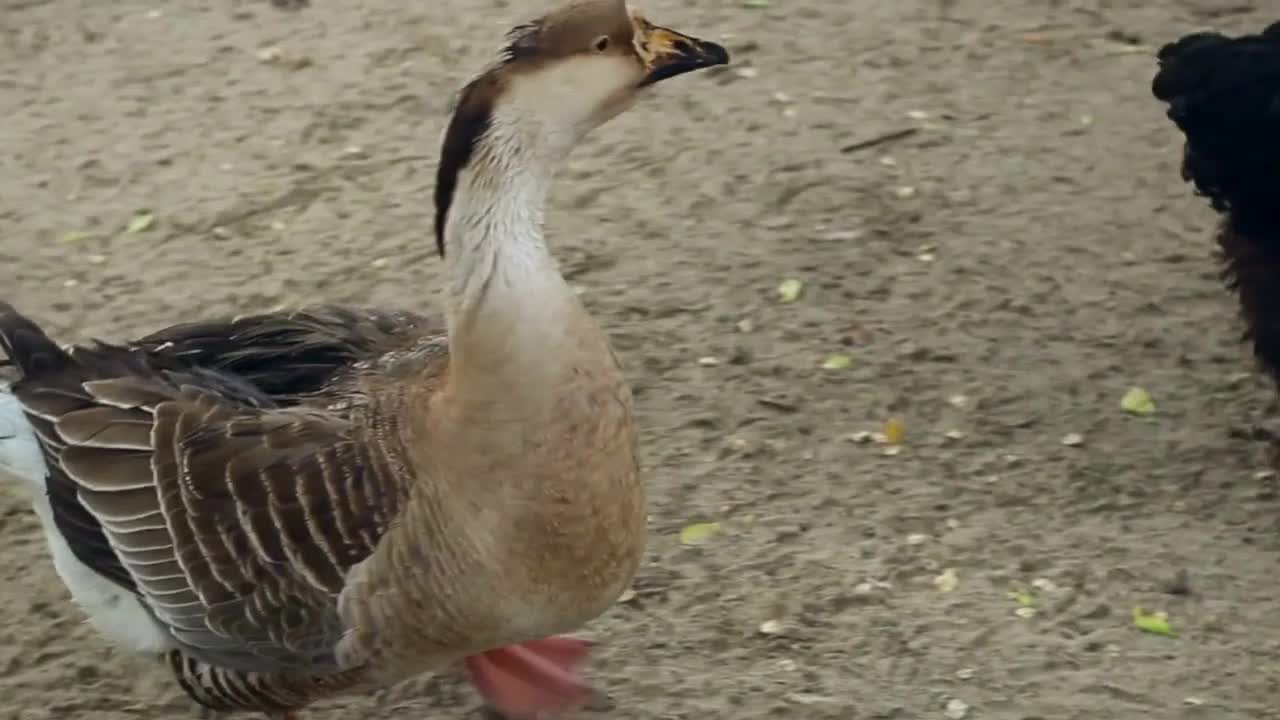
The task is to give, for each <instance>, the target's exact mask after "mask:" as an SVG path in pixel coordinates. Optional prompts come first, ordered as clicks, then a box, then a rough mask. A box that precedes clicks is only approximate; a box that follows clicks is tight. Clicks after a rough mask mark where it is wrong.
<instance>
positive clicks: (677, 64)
mask: <svg viewBox="0 0 1280 720" xmlns="http://www.w3.org/2000/svg"><path fill="white" fill-rule="evenodd" d="M637 32H638V33H639V34H640V42H639V43H638V44H639V46H640V52H641V55H642V57H643V59H644V62H645V66H646V67H647V68H648V72H647V73H646V74H645V76H644V79H643V80H641V81H640V86H641V87H644V86H646V85H652V84H654V83H656V82H659V81H662V80H666V79H668V78H673V77H675V76H677V75H683V74H685V73H687V72H693V71H694V70H701V69H703V68H709V67H713V66H715V65H727V64H729V51H728V50H725V49H724V47H722V46H720V45H717V44H716V43H713V42H711V41H709V40H699V39H698V38H695V37H690V36H688V35H684V34H682V33H678V32H676V31H675V30H669V29H667V28H664V27H658V26H656V25H647V24H646V26H645V27H642V28H640V29H638V30H637Z"/></svg>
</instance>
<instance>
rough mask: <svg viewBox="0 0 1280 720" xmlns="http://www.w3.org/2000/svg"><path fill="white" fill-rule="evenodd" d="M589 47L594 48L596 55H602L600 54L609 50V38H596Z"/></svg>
mask: <svg viewBox="0 0 1280 720" xmlns="http://www.w3.org/2000/svg"><path fill="white" fill-rule="evenodd" d="M591 47H593V48H595V51H596V52H598V53H602V52H604V51H605V50H608V49H609V36H608V35H601V36H600V37H598V38H596V39H595V42H593V43H591Z"/></svg>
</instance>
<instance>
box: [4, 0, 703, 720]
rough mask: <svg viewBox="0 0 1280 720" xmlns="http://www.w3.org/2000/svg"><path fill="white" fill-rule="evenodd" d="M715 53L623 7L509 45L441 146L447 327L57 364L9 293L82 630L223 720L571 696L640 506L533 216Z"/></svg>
mask: <svg viewBox="0 0 1280 720" xmlns="http://www.w3.org/2000/svg"><path fill="white" fill-rule="evenodd" d="M723 62H727V54H726V53H725V52H724V50H723V49H722V48H720V47H719V46H717V45H714V44H712V43H707V42H705V41H700V40H696V39H694V38H690V37H688V36H684V35H680V34H678V33H675V32H673V31H670V30H667V29H664V28H660V27H657V26H654V25H652V24H650V23H649V22H648V21H646V20H645V19H644V18H643V17H641V16H640V15H639V14H638V13H633V12H631V11H629V10H628V8H627V7H626V5H625V4H624V3H623V2H622V0H574V1H573V2H570V3H569V4H567V5H565V6H563V7H561V8H560V9H558V10H556V11H553V12H552V13H549V14H548V15H546V16H544V17H542V18H540V19H538V20H537V21H535V22H533V23H529V24H526V25H522V26H520V27H519V28H517V29H516V30H514V31H513V32H512V35H511V37H510V42H509V44H508V46H507V47H506V49H505V50H504V52H503V54H502V57H501V59H500V60H499V62H497V63H496V64H495V65H493V66H492V67H490V68H489V69H488V70H486V71H485V72H484V73H483V74H482V75H480V76H479V77H477V78H476V79H475V80H474V81H473V82H472V83H470V84H469V85H468V86H467V87H466V88H465V89H464V91H463V93H462V96H461V98H460V99H459V101H458V106H457V109H456V110H455V113H454V117H453V120H452V122H451V123H450V126H449V129H448V131H447V133H446V137H445V142H444V148H443V150H442V154H441V161H440V169H439V175H438V182H437V190H436V205H437V208H436V241H437V244H438V245H439V247H440V251H441V253H442V254H443V255H444V256H445V262H446V263H447V266H448V274H449V283H450V284H449V291H450V292H449V303H448V306H447V308H446V311H445V312H444V313H443V317H442V318H440V319H436V318H430V317H427V316H421V315H416V314H412V313H407V312H397V311H387V310H378V309H358V308H342V307H331V306H325V307H317V308H310V309H305V310H299V311H293V312H277V313H264V314H256V315H249V316H243V317H238V318H227V319H212V320H208V321H199V322H193V323H186V324H181V325H175V326H172V327H168V328H166V329H163V330H160V331H158V332H155V333H153V334H151V335H148V336H145V337H142V338H139V339H137V340H134V341H130V342H123V343H103V342H96V343H90V344H83V345H73V346H66V347H63V346H60V345H59V344H57V343H56V342H54V341H53V340H52V339H50V338H49V337H48V336H47V335H46V334H45V333H44V332H43V331H42V330H41V329H40V327H39V326H38V325H37V324H36V323H35V322H33V321H32V320H30V319H29V318H27V317H26V316H24V315H22V314H21V313H19V312H18V311H17V310H16V309H15V308H13V307H12V306H10V305H8V304H4V303H0V351H3V353H4V355H5V356H6V357H7V363H8V364H9V365H11V366H12V367H13V369H16V374H15V377H14V379H13V380H12V381H11V382H10V384H8V385H7V386H0V478H7V479H11V481H12V482H11V484H12V486H13V487H15V488H18V489H19V491H20V492H22V493H24V494H25V496H26V497H27V498H28V499H29V500H30V502H31V504H32V507H33V509H34V511H35V512H36V514H37V515H38V516H39V518H40V521H41V523H42V525H43V527H44V530H45V534H46V537H47V539H48V543H49V548H50V552H51V555H52V558H53V561H54V565H55V568H56V569H57V572H58V574H59V576H60V577H61V579H62V580H63V582H64V583H65V584H66V586H67V588H68V590H69V592H70V594H71V596H72V598H73V599H74V600H75V602H76V603H78V604H79V605H80V606H81V608H82V609H83V610H84V611H85V612H86V613H87V614H88V616H89V618H90V621H91V622H92V623H93V624H94V626H95V627H96V628H97V629H98V630H99V631H100V632H101V633H102V634H103V635H104V636H105V637H106V638H107V639H109V640H110V641H112V642H113V643H115V644H117V645H118V646H120V647H122V648H125V649H128V650H131V651H134V652H137V653H143V654H159V655H161V656H163V657H164V658H165V659H166V661H167V663H168V665H169V666H170V668H171V669H172V671H173V673H174V675H175V677H176V679H177V681H178V683H179V684H180V685H181V686H182V688H183V689H184V690H185V691H186V692H187V693H188V694H189V695H190V696H191V697H192V698H193V699H194V700H196V701H197V702H198V703H200V704H202V705H204V706H206V707H209V708H212V709H217V710H257V711H264V712H268V713H272V714H280V715H287V714H291V713H292V712H293V711H295V710H296V709H297V708H300V707H302V706H304V705H307V704H308V703H310V702H313V701H314V700H316V699H319V698H322V697H325V696H327V695H332V694H335V693H345V692H355V691H360V690H367V689H371V688H375V687H379V686H384V685H388V684H391V683H394V682H397V681H400V680H403V679H406V678H408V677H411V676H413V675H416V674H419V673H423V672H430V671H435V670H438V669H441V668H443V667H445V666H447V665H450V664H453V663H457V662H462V663H464V664H465V666H466V668H467V669H468V671H469V672H470V674H471V677H472V679H473V680H474V682H475V683H476V685H477V687H478V689H479V690H480V691H481V693H482V694H483V695H484V696H485V697H486V699H487V700H488V701H489V702H490V703H491V704H493V705H494V706H496V707H497V708H498V709H499V710H501V711H503V712H504V713H506V714H507V715H509V716H511V717H521V718H523V717H533V716H540V715H541V714H542V713H544V712H546V711H554V710H562V709H566V708H568V707H570V706H572V705H573V704H575V703H577V702H580V701H581V700H582V698H583V695H584V691H585V685H583V684H582V682H581V681H580V680H579V679H578V677H577V674H576V671H577V669H578V667H579V666H580V665H581V664H582V662H583V660H584V659H585V655H586V649H585V646H584V645H583V644H582V643H580V642H578V641H574V640H570V639H567V638H564V637H561V636H560V634H561V633H565V632H569V631H572V630H574V629H576V628H578V627H580V626H581V625H582V624H584V623H586V622H588V621H589V620H591V619H592V618H594V617H596V616H598V615H599V614H601V613H602V612H604V611H605V609H607V608H608V607H609V606H610V605H611V604H612V603H613V602H614V601H615V600H616V598H617V597H618V596H619V595H620V594H621V593H622V592H623V590H624V589H625V588H626V586H627V584H628V583H629V582H630V580H631V578H632V577H633V575H634V573H635V571H636V569H637V567H638V564H639V562H640V558H641V555H642V552H643V546H644V525H645V502H644V490H643V486H642V484H641V482H640V478H639V473H638V462H637V452H638V451H637V443H636V432H635V427H634V421H633V413H632V401H631V395H630V392H629V390H628V388H627V384H626V382H625V380H624V378H623V374H622V371H621V369H620V365H619V362H618V360H617V358H616V356H615V355H614V354H613V352H612V350H611V349H610V347H609V343H608V340H607V338H606V336H605V333H604V332H603V331H602V330H601V328H600V327H599V326H597V325H596V323H595V322H594V320H593V319H592V318H591V317H590V315H589V314H588V313H587V312H586V310H585V308H584V307H583V306H582V304H581V303H580V301H579V300H578V298H577V296H576V295H575V294H574V293H573V292H572V291H571V289H570V288H569V287H568V285H567V284H566V283H565V281H564V279H563V278H562V277H561V275H560V273H559V271H558V269H557V267H556V264H555V262H554V260H553V258H552V256H551V254H550V252H549V251H548V248H547V245H546V243H545V241H544V239H543V236H542V208H543V204H544V201H545V196H546V192H547V188H548V185H549V183H550V181H551V178H552V176H553V175H554V170H555V168H556V167H557V166H558V164H559V162H560V161H561V160H562V159H563V157H564V156H565V155H566V154H567V153H568V152H569V151H570V150H571V149H572V147H573V145H574V144H576V142H577V141H578V140H579V139H580V138H581V137H582V136H583V135H585V134H586V132H588V131H589V130H590V129H592V128H594V127H596V126H598V125H600V124H602V123H604V122H605V121H607V120H608V119H609V118H611V117H613V116H615V115H616V114H618V113H619V112H621V111H622V110H623V109H625V107H627V106H628V105H629V104H630V103H631V101H632V100H633V99H634V98H635V96H636V95H638V94H639V93H640V92H641V91H642V90H643V89H644V88H646V87H648V86H650V85H652V84H653V83H655V82H657V81H659V80H663V79H665V78H668V77H673V76H675V75H678V74H681V73H683V72H687V71H689V70H695V69H698V68H701V67H707V66H710V65H715V64H720V63H723Z"/></svg>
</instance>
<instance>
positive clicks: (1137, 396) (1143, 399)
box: [1120, 387, 1156, 415]
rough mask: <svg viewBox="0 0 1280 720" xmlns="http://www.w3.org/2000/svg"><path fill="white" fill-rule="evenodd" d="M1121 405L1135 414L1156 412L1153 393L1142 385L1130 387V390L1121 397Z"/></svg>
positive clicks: (1152, 413)
mask: <svg viewBox="0 0 1280 720" xmlns="http://www.w3.org/2000/svg"><path fill="white" fill-rule="evenodd" d="M1120 407H1121V408H1122V409H1124V411H1125V412H1128V413H1132V414H1134V415H1154V414H1155V412H1156V403H1155V401H1154V400H1152V399H1151V393H1148V392H1147V391H1146V390H1143V389H1142V388H1140V387H1132V388H1129V392H1126V393H1125V394H1124V397H1122V398H1120Z"/></svg>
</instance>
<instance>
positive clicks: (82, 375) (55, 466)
mask: <svg viewBox="0 0 1280 720" xmlns="http://www.w3.org/2000/svg"><path fill="white" fill-rule="evenodd" d="M435 327H437V326H434V325H432V324H431V323H430V322H428V321H427V320H425V319H423V318H420V317H418V316H411V315H406V314H399V315H390V314H385V313H383V314H379V313H371V312H361V311H354V310H344V309H337V308H320V309H316V310H312V311H306V312H300V313H294V314H271V315H258V316H251V317H248V318H237V319H233V320H230V321H217V322H209V323H200V324H191V325H184V326H176V327H174V328H170V329H168V330H166V331H162V332H160V333H157V334H155V335H152V336H148V337H147V338H144V339H143V340H141V341H139V342H137V343H135V344H132V345H128V346H115V345H108V344H104V343H97V344H94V345H89V346H77V347H72V348H69V349H63V348H60V347H59V346H57V345H56V344H55V343H53V342H52V341H51V340H50V339H49V338H48V337H47V336H46V335H45V334H44V333H43V332H42V331H41V330H40V329H39V328H38V327H37V326H36V325H35V324H34V323H33V322H31V321H30V320H28V319H27V318H25V317H23V316H22V315H20V314H18V313H17V312H16V311H15V310H14V309H13V308H12V307H10V306H8V305H6V304H3V303H0V350H3V351H4V353H5V355H6V356H7V357H8V359H9V360H8V362H9V363H10V364H12V365H14V366H16V368H17V370H18V375H19V377H18V379H17V381H16V382H15V383H14V384H13V386H12V387H11V388H10V392H12V393H13V395H14V397H15V398H17V400H18V401H19V402H20V403H21V406H22V408H23V410H24V411H25V413H26V416H27V418H28V420H29V421H30V423H31V425H32V427H33V429H34V430H35V432H36V434H37V436H38V438H39V441H40V445H41V449H42V451H43V453H44V457H45V462H46V465H47V468H48V473H49V476H48V478H47V480H46V482H47V488H48V495H49V498H50V502H51V505H52V508H53V515H54V519H55V521H56V523H57V526H58V530H59V531H60V532H61V534H62V535H63V536H64V537H66V538H67V540H68V543H69V545H70V547H71V549H72V551H73V552H74V553H75V555H76V557H77V558H78V559H79V560H80V561H81V562H83V563H84V564H85V565H87V566H89V567H90V568H92V569H93V570H95V571H97V572H98V573H99V574H101V575H102V576H104V577H107V578H109V579H110V580H112V581H113V582H115V583H117V584H118V585H120V586H121V587H123V588H125V589H127V590H129V591H130V592H132V593H135V594H136V595H137V596H138V597H139V598H140V599H141V601H142V605H143V606H144V607H145V608H146V610H147V611H148V612H149V613H150V614H151V615H152V616H153V617H154V619H155V620H156V621H157V622H158V623H159V624H160V625H161V626H162V627H163V628H164V629H165V630H167V632H168V633H169V634H170V635H172V637H173V640H174V643H175V645H176V647H177V649H176V650H174V651H172V652H170V653H168V656H167V660H168V664H169V666H170V668H171V669H172V671H173V672H174V675H175V677H176V679H177V680H178V682H179V684H180V685H181V686H182V687H183V688H184V690H185V691H186V692H187V694H188V695H190V697H191V698H192V699H193V700H195V701H196V702H198V703H200V704H201V705H204V706H206V707H209V708H211V709H216V710H231V709H239V710H284V709H289V708H294V707H298V706H300V705H302V704H305V703H306V702H309V701H310V700H313V699H315V698H316V697H318V696H322V695H326V694H330V693H332V692H337V691H340V690H342V689H345V688H349V687H351V686H353V685H355V684H357V683H358V682H359V680H360V677H361V674H362V673H361V669H360V668H344V667H341V666H340V665H339V663H338V661H337V659H336V658H335V656H334V647H335V646H336V644H337V643H338V641H339V640H340V639H341V636H342V632H343V629H342V627H341V623H340V622H339V618H338V614H337V598H338V596H339V594H340V593H341V591H342V589H343V586H344V582H345V577H346V573H347V571H348V570H349V569H350V568H351V567H352V566H353V565H355V564H356V563H359V562H360V561H361V560H363V559H365V558H366V557H368V556H369V555H370V554H371V553H372V552H373V549H374V548H375V547H376V545H377V543H378V541H379V539H380V538H381V536H382V534H383V532H384V531H385V530H386V528H387V527H388V524H389V523H390V522H391V521H392V519H393V518H395V517H396V516H397V515H398V514H399V512H400V510H401V508H402V507H403V504H404V502H405V500H406V497H407V493H408V487H407V479H408V478H409V477H411V474H410V473H409V471H408V469H407V467H406V466H405V461H404V459H403V458H404V454H403V448H402V447H400V445H399V444H398V443H399V438H400V428H399V427H398V425H397V418H398V417H399V416H400V415H399V412H398V411H399V409H400V408H399V407H398V406H396V403H397V402H402V400H400V399H399V396H398V395H396V394H384V395H380V394H378V393H377V392H376V391H373V390H374V389H372V388H371V387H370V386H369V385H368V382H366V381H365V378H366V377H379V378H394V377H397V376H402V375H404V374H405V373H407V372H416V373H423V372H427V373H428V374H429V372H430V367H431V366H432V365H433V363H437V362H438V361H440V360H441V359H443V358H444V357H446V356H447V347H446V345H445V341H444V340H443V338H442V337H441V336H440V335H439V333H434V332H432V330H433V328H435ZM338 398H341V400H340V401H339V400H338Z"/></svg>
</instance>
